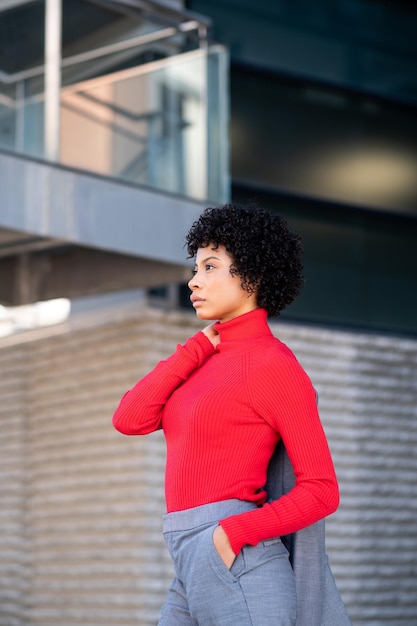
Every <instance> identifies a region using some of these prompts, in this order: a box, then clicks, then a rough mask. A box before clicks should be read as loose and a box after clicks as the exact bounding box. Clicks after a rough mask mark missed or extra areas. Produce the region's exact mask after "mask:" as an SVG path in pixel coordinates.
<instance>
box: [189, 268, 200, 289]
mask: <svg viewBox="0 0 417 626" xmlns="http://www.w3.org/2000/svg"><path fill="white" fill-rule="evenodd" d="M198 286H199V281H198V272H196V273H195V274H193V275H192V276H191V278H190V280H189V281H188V288H189V289H191V291H192V290H193V289H197V287H198Z"/></svg>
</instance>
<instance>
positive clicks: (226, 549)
mask: <svg viewBox="0 0 417 626" xmlns="http://www.w3.org/2000/svg"><path fill="white" fill-rule="evenodd" d="M213 543H214V547H215V548H216V550H217V552H218V555H219V556H220V558H221V560H222V561H223V563H224V564H225V565H226V567H227V569H230V568H231V567H232V565H233V561H234V560H235V558H236V554H235V553H234V552H233V548H232V546H231V545H230V541H229V537H228V536H227V535H226V533H225V532H224V530H223V528H222V527H221V526H220V525H219V526H216V528H215V529H214V533H213Z"/></svg>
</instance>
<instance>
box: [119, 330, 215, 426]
mask: <svg viewBox="0 0 417 626" xmlns="http://www.w3.org/2000/svg"><path fill="white" fill-rule="evenodd" d="M214 352H215V349H214V347H213V345H212V343H211V342H210V340H209V339H208V338H207V337H206V335H204V333H202V332H201V331H199V332H198V333H197V334H195V335H194V336H193V337H191V338H190V339H188V340H187V341H186V343H185V344H184V345H178V346H177V349H176V351H175V352H174V354H172V355H171V356H170V357H168V359H166V360H164V361H160V362H159V363H158V364H157V365H156V367H155V368H154V369H153V370H152V371H151V372H149V374H147V375H146V376H145V377H144V378H142V379H141V380H139V381H138V382H137V383H136V385H135V386H134V387H133V388H132V389H130V391H127V392H126V393H125V394H124V396H123V397H122V399H121V401H120V404H119V406H118V408H117V409H116V411H115V413H114V415H113V426H114V427H115V428H116V430H118V431H120V432H121V433H123V434H125V435H146V434H148V433H151V432H153V431H155V430H158V429H160V428H161V427H162V412H163V409H164V406H165V404H166V402H167V400H168V399H169V397H170V396H171V394H172V393H173V391H175V389H177V387H179V386H180V385H181V384H182V383H183V382H184V381H185V380H186V379H187V378H188V377H189V375H190V374H191V373H192V372H193V371H194V370H195V369H197V368H199V367H200V366H201V365H202V364H203V363H204V361H205V360H206V359H207V357H209V356H210V355H212V354H213V353H214Z"/></svg>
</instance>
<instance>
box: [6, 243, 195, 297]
mask: <svg viewBox="0 0 417 626" xmlns="http://www.w3.org/2000/svg"><path fill="white" fill-rule="evenodd" d="M189 275H190V272H189V270H188V269H187V268H185V267H184V266H183V265H175V264H172V263H162V262H158V261H148V260H146V259H139V258H135V257H128V256H124V255H121V254H115V253H110V252H103V251H101V250H92V249H90V248H81V247H79V246H66V247H60V248H56V249H54V250H46V251H42V252H34V253H31V254H28V253H25V254H20V255H17V256H14V257H6V258H2V259H0V303H1V304H4V305H8V306H18V305H21V304H30V303H33V302H37V301H40V300H50V299H53V298H61V297H65V298H78V297H81V296H87V295H88V296H90V295H94V294H100V293H105V292H111V291H119V290H124V289H137V288H144V287H159V286H163V285H169V284H176V283H177V284H179V283H183V282H185V281H186V280H187V279H188V278H189Z"/></svg>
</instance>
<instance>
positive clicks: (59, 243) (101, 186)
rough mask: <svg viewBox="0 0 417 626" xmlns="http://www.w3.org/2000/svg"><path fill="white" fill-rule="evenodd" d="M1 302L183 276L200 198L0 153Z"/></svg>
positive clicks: (71, 295)
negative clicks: (186, 244) (186, 239)
mask: <svg viewBox="0 0 417 626" xmlns="http://www.w3.org/2000/svg"><path fill="white" fill-rule="evenodd" d="M0 190H1V191H0V303H2V304H5V305H13V306H16V305H20V304H28V303H31V302H35V301H38V300H47V299H51V298H58V297H67V298H74V297H80V296H83V295H91V294H96V293H104V292H106V291H114V290H118V289H130V288H132V289H133V288H140V287H151V286H152V287H156V286H162V285H167V284H173V283H182V282H184V281H185V280H186V279H187V277H188V276H189V266H190V262H189V261H187V259H186V256H187V254H186V251H185V249H184V235H185V233H186V232H187V230H188V229H189V227H190V225H191V224H192V222H193V221H194V220H195V219H196V218H197V217H198V215H199V213H200V212H201V210H202V209H203V205H202V204H201V203H198V202H195V201H191V200H190V199H187V198H184V197H181V196H176V195H171V194H167V193H162V192H158V191H155V190H151V189H149V188H144V187H139V186H138V185H134V184H129V183H126V182H121V181H119V180H115V179H109V178H108V177H102V176H99V175H94V174H90V173H88V172H85V171H81V170H76V169H71V168H68V167H63V166H61V165H58V164H52V163H49V162H46V161H41V160H38V159H33V158H28V157H25V156H21V155H16V154H15V153H11V152H6V151H2V152H0Z"/></svg>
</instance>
